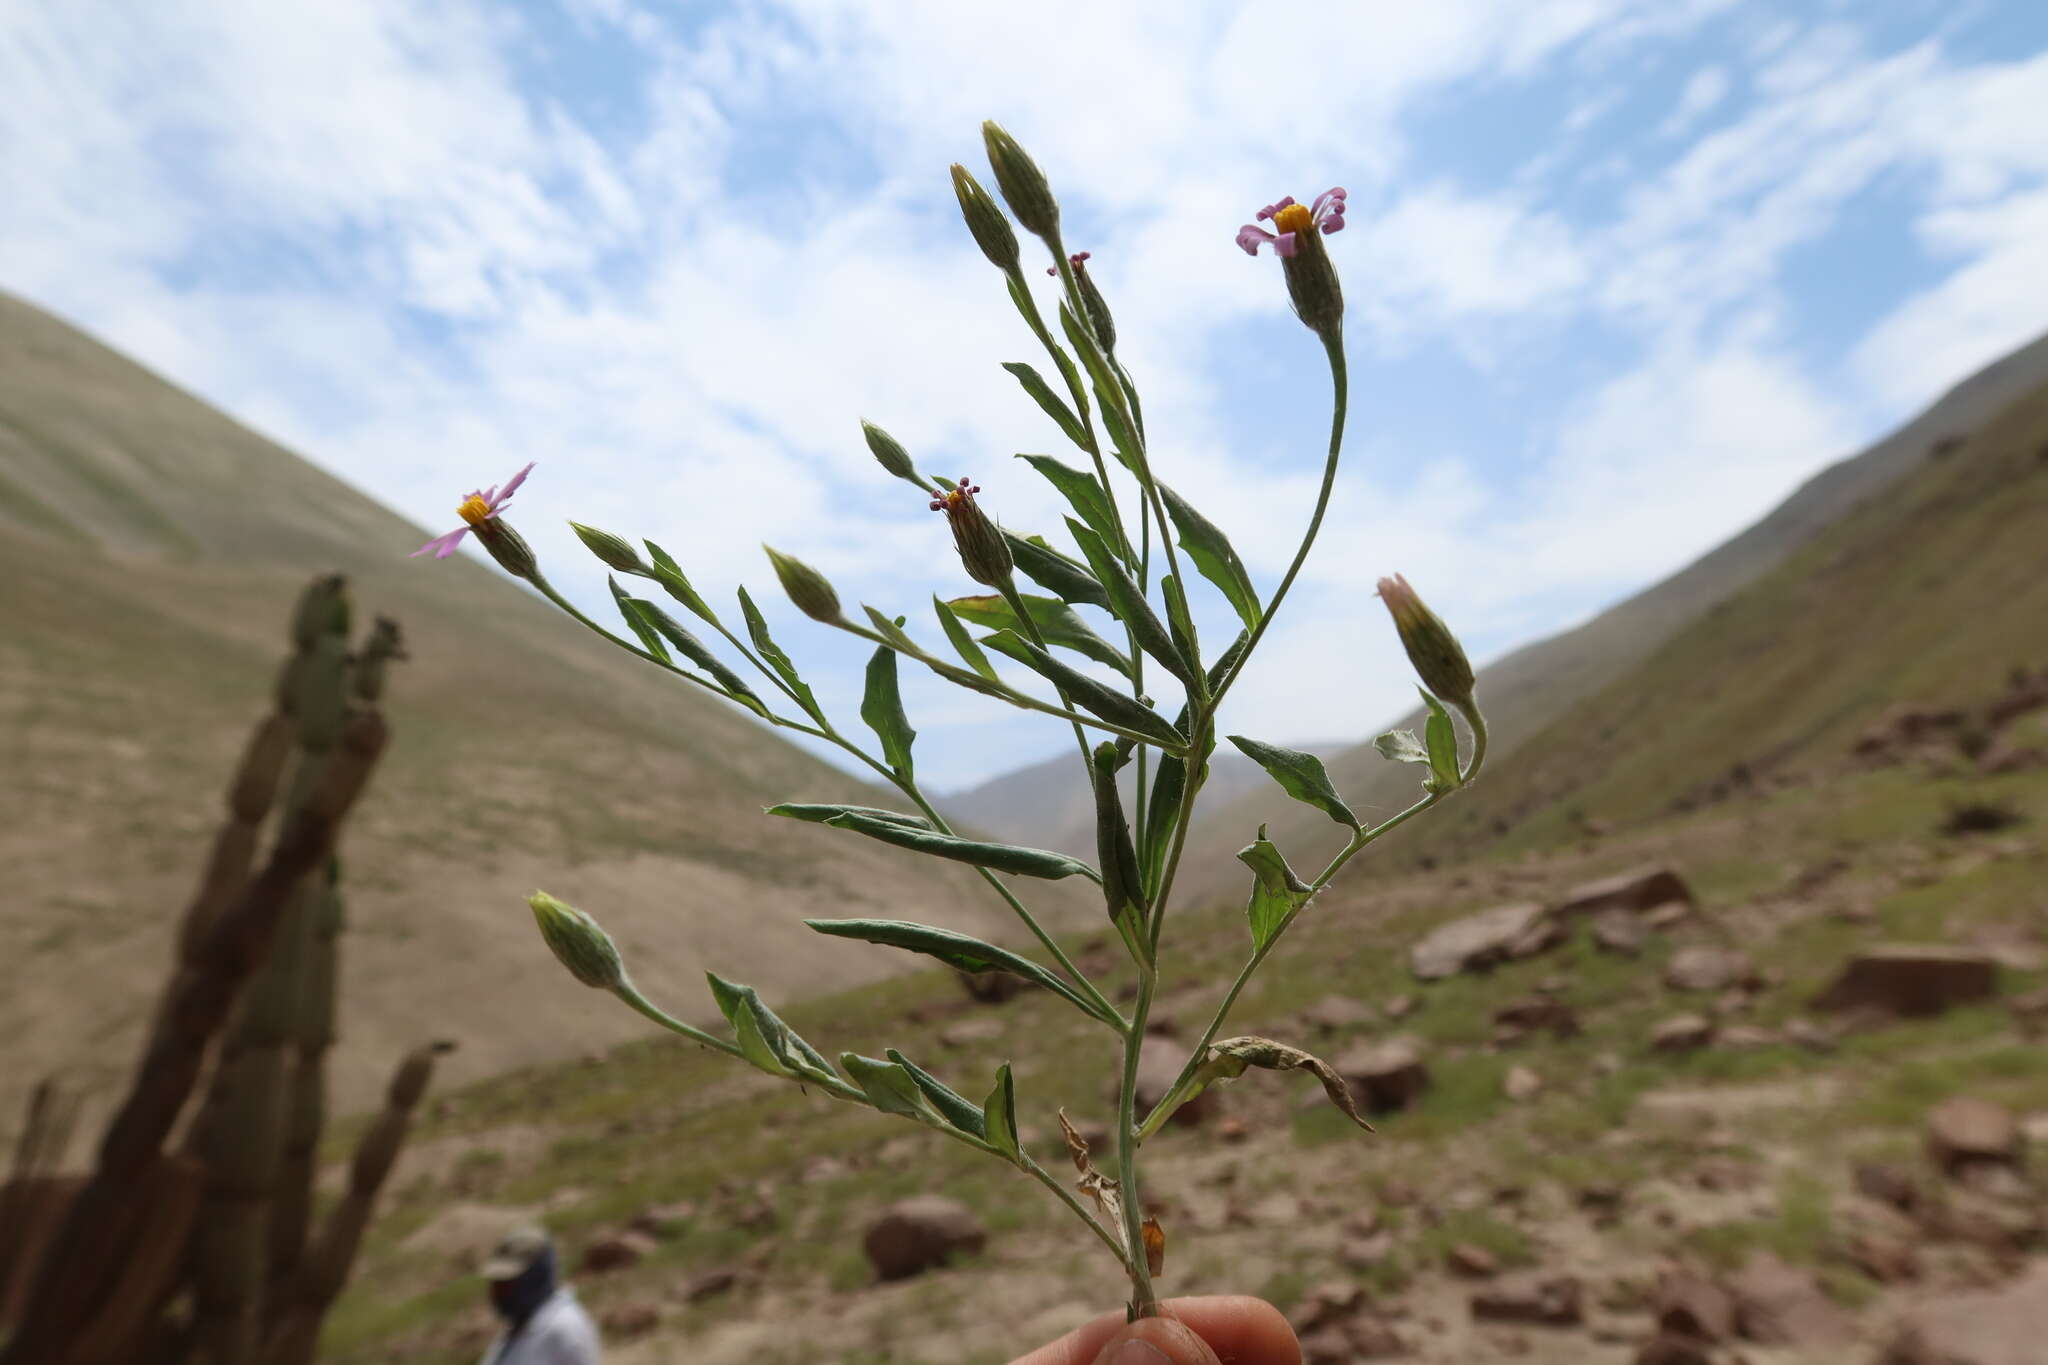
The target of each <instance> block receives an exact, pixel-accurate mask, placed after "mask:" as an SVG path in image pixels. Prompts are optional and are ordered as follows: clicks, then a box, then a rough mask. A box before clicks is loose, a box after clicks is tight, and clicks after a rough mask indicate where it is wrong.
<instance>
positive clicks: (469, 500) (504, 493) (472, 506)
mask: <svg viewBox="0 0 2048 1365" xmlns="http://www.w3.org/2000/svg"><path fill="white" fill-rule="evenodd" d="M532 470H533V463H532V462H531V461H528V462H527V464H526V466H525V468H523V469H521V470H520V471H519V472H518V473H517V474H514V475H513V476H512V477H511V478H510V479H507V480H506V481H505V486H504V487H503V488H499V487H497V486H496V485H493V486H491V487H490V488H486V489H484V490H483V491H482V492H475V491H472V492H471V493H470V495H469V496H468V497H466V498H464V499H463V500H462V505H461V506H460V507H458V508H456V509H455V512H456V515H458V516H460V517H461V518H462V520H463V523H464V524H463V525H461V526H458V527H456V528H455V529H454V530H452V531H450V532H448V533H447V534H446V535H440V536H435V537H434V538H433V539H432V540H430V541H428V542H427V543H426V544H424V545H422V546H420V547H419V549H417V550H414V551H413V552H412V558H414V559H417V558H419V557H420V556H421V555H423V554H426V553H428V552H429V551H432V552H433V556H434V558H436V559H446V558H447V557H448V556H449V555H452V554H454V553H455V547H456V546H458V545H460V544H462V538H463V537H464V536H466V535H468V534H469V533H470V532H471V531H472V530H474V531H477V532H478V533H481V532H482V531H483V528H484V523H485V522H487V521H490V520H492V519H494V518H495V517H496V516H497V515H498V513H499V512H501V511H503V510H504V507H505V504H506V503H508V502H510V501H512V494H513V493H514V492H516V491H518V488H519V485H520V484H522V483H525V482H526V476H527V475H528V474H529V473H531V472H532Z"/></svg>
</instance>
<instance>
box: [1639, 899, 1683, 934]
mask: <svg viewBox="0 0 2048 1365" xmlns="http://www.w3.org/2000/svg"><path fill="white" fill-rule="evenodd" d="M1691 913H1692V904H1691V902H1689V901H1665V902H1664V903H1663V904H1662V905H1653V906H1651V907H1650V908H1649V909H1647V910H1645V911H1643V924H1644V925H1645V927H1647V928H1651V929H1669V928H1670V927H1671V926H1672V925H1674V924H1677V923H1678V922H1679V921H1680V920H1682V919H1684V918H1685V917H1686V916H1687V915H1690V914H1691Z"/></svg>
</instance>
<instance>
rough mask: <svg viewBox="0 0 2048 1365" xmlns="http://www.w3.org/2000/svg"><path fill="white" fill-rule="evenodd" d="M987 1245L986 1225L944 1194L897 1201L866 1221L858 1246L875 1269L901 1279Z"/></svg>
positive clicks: (915, 1196)
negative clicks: (866, 1224) (864, 1231)
mask: <svg viewBox="0 0 2048 1365" xmlns="http://www.w3.org/2000/svg"><path fill="white" fill-rule="evenodd" d="M987 1245H988V1229H987V1228H985V1227H983V1226H982V1222H981V1220H980V1219H979V1218H977V1217H975V1216H974V1212H973V1211H972V1210H971V1209H969V1208H968V1207H967V1206H966V1205H965V1204H962V1203H960V1202H959V1201H957V1200H953V1199H948V1198H946V1197H945V1196H943V1195H937V1194H919V1195H912V1196H911V1197H910V1198H908V1199H900V1200H898V1201H897V1202H895V1203H894V1204H891V1205H890V1206H889V1207H888V1208H886V1209H884V1210H882V1212H881V1213H880V1214H879V1215H877V1216H876V1218H875V1220H874V1221H873V1222H872V1223H870V1224H868V1229H867V1232H866V1234H865V1235H864V1236H863V1237H862V1238H861V1246H862V1248H863V1249H864V1250H865V1251H866V1252H867V1255H868V1261H869V1262H870V1263H871V1264H872V1265H873V1266H874V1267H875V1273H876V1274H877V1275H878V1276H880V1277H881V1278H882V1279H885V1280H901V1279H905V1278H908V1277H909V1276H912V1275H917V1274H921V1273H923V1272H924V1271H927V1270H931V1269H934V1268H936V1267H938V1266H942V1265H944V1264H945V1263H946V1262H947V1261H948V1260H950V1259H951V1258H952V1257H954V1256H956V1255H962V1254H968V1253H972V1252H977V1251H980V1250H981V1249H982V1248H983V1247H985V1246H987Z"/></svg>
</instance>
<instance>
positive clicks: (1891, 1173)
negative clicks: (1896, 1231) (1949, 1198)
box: [1854, 1161, 1922, 1214]
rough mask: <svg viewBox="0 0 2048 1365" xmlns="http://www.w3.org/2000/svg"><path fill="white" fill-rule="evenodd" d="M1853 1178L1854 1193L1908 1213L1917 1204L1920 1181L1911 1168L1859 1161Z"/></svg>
mask: <svg viewBox="0 0 2048 1365" xmlns="http://www.w3.org/2000/svg"><path fill="white" fill-rule="evenodd" d="M1854 1179H1855V1182H1856V1192H1857V1193H1858V1194H1861V1195H1863V1196H1864V1197H1865V1198H1868V1199H1875V1200H1876V1201H1877V1202H1878V1203H1880V1204H1884V1205H1888V1206H1889V1207H1891V1208H1895V1209H1897V1210H1898V1211H1899V1212H1900V1213H1904V1214H1911V1213H1913V1212H1914V1211H1915V1210H1917V1209H1918V1208H1919V1207H1920V1205H1921V1199H1922V1196H1921V1190H1920V1182H1919V1181H1918V1180H1917V1179H1915V1178H1914V1176H1913V1173H1912V1172H1911V1171H1907V1170H1903V1169H1901V1168H1900V1167H1897V1166H1890V1165H1886V1164H1885V1163H1883V1162H1880V1161H1859V1162H1857V1163H1856V1169H1855V1172H1854Z"/></svg>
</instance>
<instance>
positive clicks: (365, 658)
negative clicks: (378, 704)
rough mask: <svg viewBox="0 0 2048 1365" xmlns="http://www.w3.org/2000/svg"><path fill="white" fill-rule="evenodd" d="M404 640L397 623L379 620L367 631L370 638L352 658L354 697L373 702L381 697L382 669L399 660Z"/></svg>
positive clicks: (403, 648) (381, 617) (401, 657)
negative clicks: (354, 658)
mask: <svg viewBox="0 0 2048 1365" xmlns="http://www.w3.org/2000/svg"><path fill="white" fill-rule="evenodd" d="M405 657H406V654H405V640H404V637H403V636H402V635H401V634H400V632H399V629H398V622H396V621H394V620H392V619H391V618H390V617H388V616H379V617H378V618H377V621H376V624H375V625H373V626H371V627H370V638H369V639H368V640H365V641H364V642H363V647H362V649H361V650H360V651H359V652H358V653H357V654H356V668H355V680H354V689H355V694H356V696H357V697H359V698H361V699H362V700H364V701H370V702H374V701H376V700H377V699H378V698H379V697H381V696H383V695H384V668H385V665H386V664H388V663H390V662H391V660H393V659H403V658H405Z"/></svg>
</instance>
